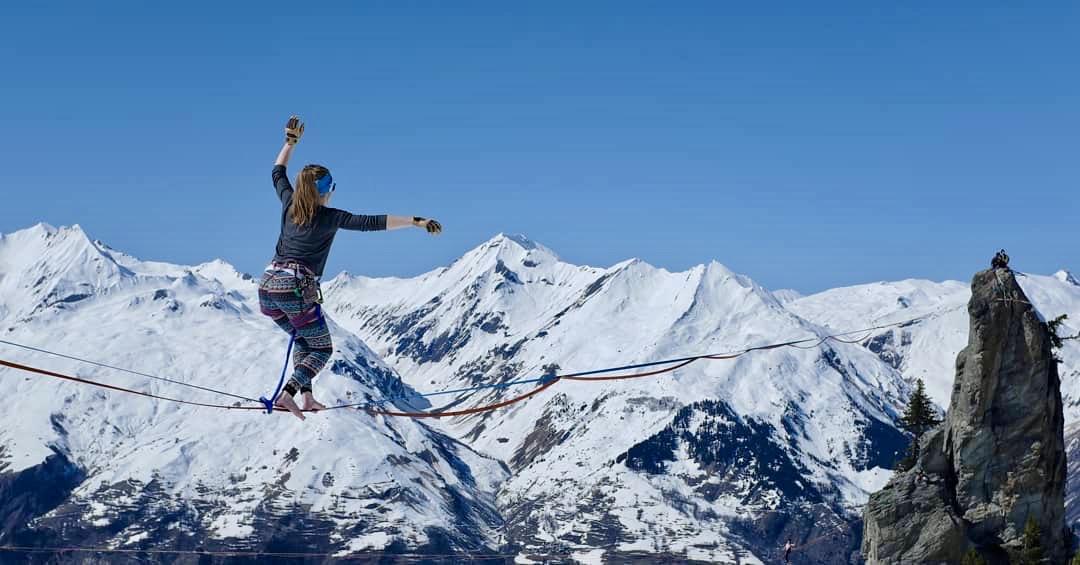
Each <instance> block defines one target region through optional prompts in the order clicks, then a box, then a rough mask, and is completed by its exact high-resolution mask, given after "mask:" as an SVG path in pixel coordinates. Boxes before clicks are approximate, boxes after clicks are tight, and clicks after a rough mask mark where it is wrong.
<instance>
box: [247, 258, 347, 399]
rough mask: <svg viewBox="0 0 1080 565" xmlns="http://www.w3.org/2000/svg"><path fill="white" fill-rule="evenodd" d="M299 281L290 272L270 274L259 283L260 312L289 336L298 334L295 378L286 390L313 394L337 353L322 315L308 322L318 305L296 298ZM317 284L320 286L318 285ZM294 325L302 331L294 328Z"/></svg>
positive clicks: (302, 298)
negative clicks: (314, 385) (317, 380)
mask: <svg viewBox="0 0 1080 565" xmlns="http://www.w3.org/2000/svg"><path fill="white" fill-rule="evenodd" d="M297 283H298V281H297V278H296V277H295V276H294V275H293V274H292V273H290V272H287V271H267V272H266V273H265V274H263V278H262V281H260V282H259V308H260V310H262V313H263V314H266V315H267V316H270V317H271V318H272V319H273V320H274V322H275V323H276V324H277V325H278V327H280V328H281V329H283V330H285V331H286V332H288V333H289V334H292V333H293V332H294V331H295V332H296V346H295V349H294V350H293V359H292V360H293V367H294V369H293V375H292V378H291V379H289V384H288V385H286V386H285V390H286V391H287V392H289V394H296V391H297V390H299V391H300V392H310V391H311V381H312V380H313V379H315V375H317V374H319V371H321V370H322V369H323V367H325V366H326V363H327V362H328V361H329V360H330V355H332V354H333V353H334V344H333V342H332V341H331V340H330V329H329V328H328V327H327V326H326V319H325V318H323V317H322V316H321V315H320V316H318V317H317V318H316V319H314V320H311V321H308V320H307V319H308V318H310V317H311V316H310V313H311V311H312V309H313V308H314V307H315V306H316V304H315V303H314V302H313V301H311V300H306V299H305V298H304V297H301V296H297ZM314 284H318V282H315V283H314ZM295 324H299V325H301V327H299V328H297V327H295Z"/></svg>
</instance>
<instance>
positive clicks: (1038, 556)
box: [1020, 516, 1043, 565]
mask: <svg viewBox="0 0 1080 565" xmlns="http://www.w3.org/2000/svg"><path fill="white" fill-rule="evenodd" d="M1042 560H1043V549H1042V533H1041V531H1040V530H1039V523H1038V522H1036V521H1035V517H1034V516H1028V519H1027V523H1026V524H1024V537H1023V547H1022V548H1021V550H1020V564H1021V565H1038V564H1039V563H1042Z"/></svg>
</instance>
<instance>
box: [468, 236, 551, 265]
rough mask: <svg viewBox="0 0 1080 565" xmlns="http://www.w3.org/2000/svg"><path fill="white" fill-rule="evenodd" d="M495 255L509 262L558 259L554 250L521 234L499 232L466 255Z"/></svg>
mask: <svg viewBox="0 0 1080 565" xmlns="http://www.w3.org/2000/svg"><path fill="white" fill-rule="evenodd" d="M469 256H472V257H494V258H497V259H500V260H502V261H507V262H515V263H516V262H519V261H525V260H529V261H533V262H543V260H544V259H555V260H558V258H559V256H558V255H556V254H555V252H554V251H552V250H551V249H548V248H547V247H544V246H543V245H541V244H539V243H537V242H535V241H533V240H531V239H529V238H528V237H526V236H524V235H520V234H507V233H501V232H500V233H499V234H497V235H495V237H493V238H491V239H489V240H487V241H486V242H484V243H482V244H480V245H479V246H477V247H476V248H474V249H473V250H472V251H469V252H468V253H466V254H465V257H469Z"/></svg>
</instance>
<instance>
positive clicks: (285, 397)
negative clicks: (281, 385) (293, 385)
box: [274, 392, 305, 420]
mask: <svg viewBox="0 0 1080 565" xmlns="http://www.w3.org/2000/svg"><path fill="white" fill-rule="evenodd" d="M274 406H275V407H277V408H284V409H286V410H288V411H289V412H291V413H292V415H293V416H296V417H297V418H300V419H301V420H304V419H305V418H304V413H303V412H301V411H300V407H299V406H297V405H296V401H295V400H293V397H292V395H291V394H289V393H287V392H282V393H281V394H280V395H279V396H278V398H277V400H275V401H274Z"/></svg>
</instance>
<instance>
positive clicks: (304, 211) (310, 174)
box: [291, 165, 330, 226]
mask: <svg viewBox="0 0 1080 565" xmlns="http://www.w3.org/2000/svg"><path fill="white" fill-rule="evenodd" d="M327 174H330V169H327V168H326V167H324V166H322V165H308V166H306V167H304V169H303V170H301V171H300V174H298V175H296V188H295V189H294V190H293V199H292V214H291V216H292V221H293V223H294V224H296V225H298V226H306V225H308V224H310V223H311V221H312V220H314V219H315V213H316V212H318V211H319V207H320V206H322V199H321V198H320V197H319V190H318V189H317V188H315V180H316V179H318V178H320V177H322V176H324V175H327Z"/></svg>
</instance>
